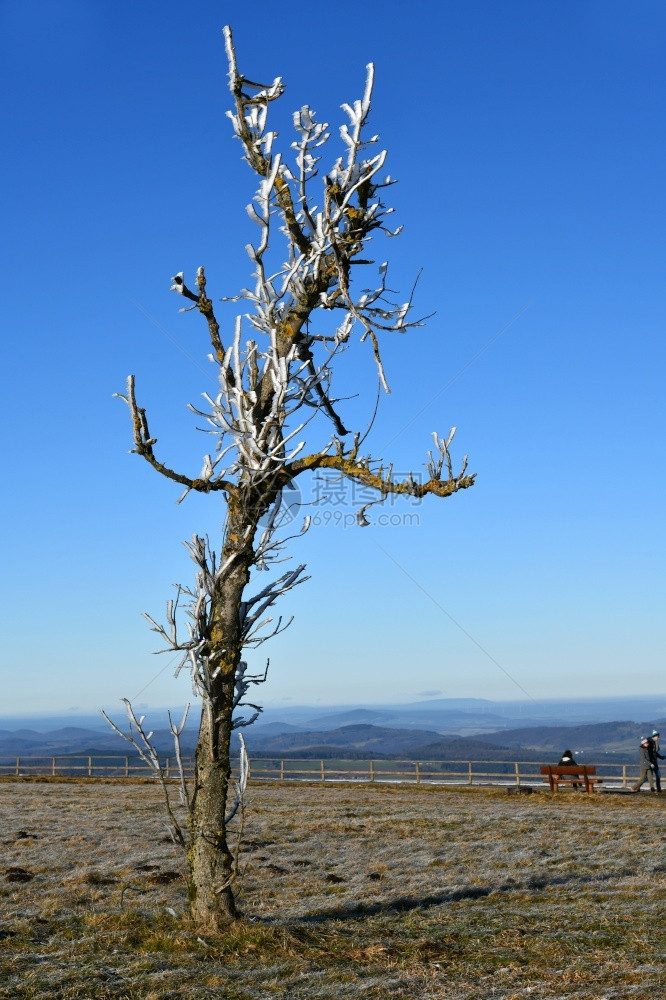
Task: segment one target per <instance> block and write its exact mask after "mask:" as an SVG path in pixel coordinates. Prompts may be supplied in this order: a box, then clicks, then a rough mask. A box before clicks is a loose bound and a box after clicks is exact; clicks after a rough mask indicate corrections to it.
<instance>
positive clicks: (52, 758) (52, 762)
mask: <svg viewBox="0 0 666 1000" xmlns="http://www.w3.org/2000/svg"><path fill="white" fill-rule="evenodd" d="M55 773H56V759H55V757H51V777H52V778H55Z"/></svg>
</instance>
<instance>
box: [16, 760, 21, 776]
mask: <svg viewBox="0 0 666 1000" xmlns="http://www.w3.org/2000/svg"><path fill="white" fill-rule="evenodd" d="M20 773H21V758H20V757H17V758H16V777H17V778H18V776H19V774H20Z"/></svg>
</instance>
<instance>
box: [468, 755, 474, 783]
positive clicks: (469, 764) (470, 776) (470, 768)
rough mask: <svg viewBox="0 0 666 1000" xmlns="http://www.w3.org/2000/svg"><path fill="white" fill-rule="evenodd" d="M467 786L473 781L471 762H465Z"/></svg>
mask: <svg viewBox="0 0 666 1000" xmlns="http://www.w3.org/2000/svg"><path fill="white" fill-rule="evenodd" d="M467 784H468V785H471V784H473V781H472V762H471V760H468V761H467Z"/></svg>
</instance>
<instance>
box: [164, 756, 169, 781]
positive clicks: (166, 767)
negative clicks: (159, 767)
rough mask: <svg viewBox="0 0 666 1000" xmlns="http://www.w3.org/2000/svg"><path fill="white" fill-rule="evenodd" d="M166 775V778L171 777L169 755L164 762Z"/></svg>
mask: <svg viewBox="0 0 666 1000" xmlns="http://www.w3.org/2000/svg"><path fill="white" fill-rule="evenodd" d="M164 777H165V778H168V777H169V758H168V757H167V759H166V761H165V762H164Z"/></svg>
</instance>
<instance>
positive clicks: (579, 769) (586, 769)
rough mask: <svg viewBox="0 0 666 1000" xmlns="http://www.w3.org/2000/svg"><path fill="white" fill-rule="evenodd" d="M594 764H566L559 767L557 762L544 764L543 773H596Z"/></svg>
mask: <svg viewBox="0 0 666 1000" xmlns="http://www.w3.org/2000/svg"><path fill="white" fill-rule="evenodd" d="M596 773H597V769H596V767H595V766H594V764H566V765H562V767H559V766H558V765H555V764H544V765H543V766H542V768H541V774H596Z"/></svg>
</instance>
